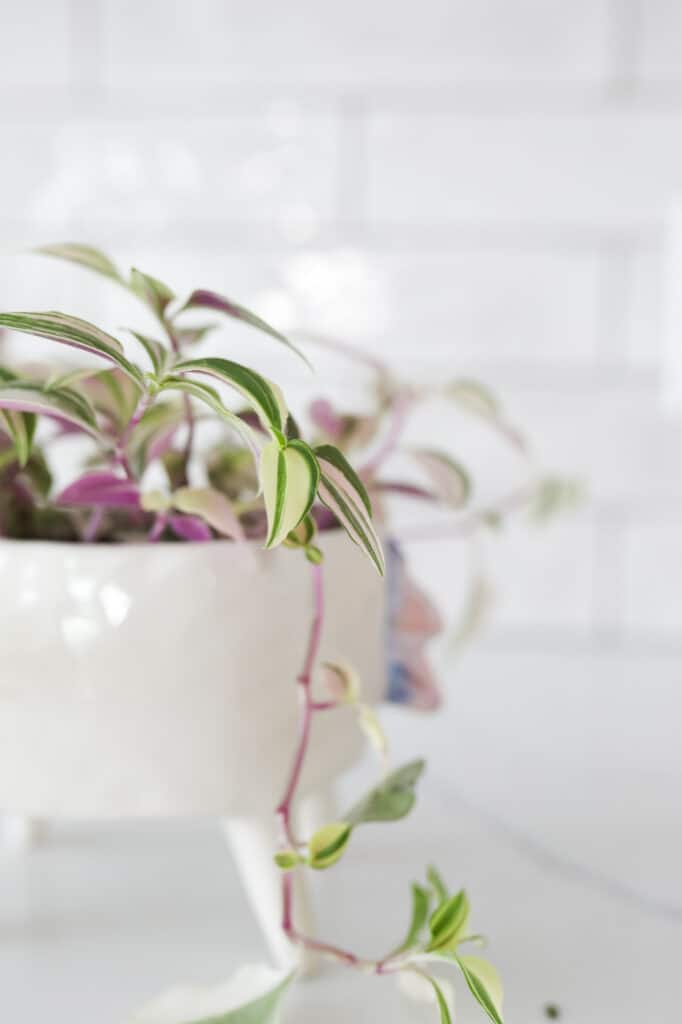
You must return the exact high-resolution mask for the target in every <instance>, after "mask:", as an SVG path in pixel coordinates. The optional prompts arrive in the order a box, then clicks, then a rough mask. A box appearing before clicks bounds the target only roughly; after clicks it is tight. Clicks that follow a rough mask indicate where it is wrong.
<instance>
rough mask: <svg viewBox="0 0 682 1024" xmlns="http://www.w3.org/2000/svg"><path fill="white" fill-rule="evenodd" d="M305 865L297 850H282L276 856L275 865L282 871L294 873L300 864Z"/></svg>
mask: <svg viewBox="0 0 682 1024" xmlns="http://www.w3.org/2000/svg"><path fill="white" fill-rule="evenodd" d="M303 863H304V858H303V857H301V855H300V854H299V853H297V852H296V850H280V851H279V852H278V853H276V854H275V864H276V865H277V867H278V868H281V869H282V871H292V870H293V869H294V868H295V867H298V865H299V864H303Z"/></svg>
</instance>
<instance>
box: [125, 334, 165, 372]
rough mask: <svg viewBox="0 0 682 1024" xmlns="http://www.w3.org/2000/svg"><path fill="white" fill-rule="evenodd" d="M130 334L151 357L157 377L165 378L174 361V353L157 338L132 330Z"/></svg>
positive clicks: (150, 360)
mask: <svg viewBox="0 0 682 1024" xmlns="http://www.w3.org/2000/svg"><path fill="white" fill-rule="evenodd" d="M130 333H131V334H132V336H133V337H134V338H136V339H137V341H139V343H140V345H142V348H143V349H144V350H145V352H146V353H147V356H148V357H149V362H150V363H151V364H152V369H153V370H154V373H155V374H156V376H157V377H163V375H164V374H165V373H167V372H168V369H169V366H170V363H171V362H172V360H173V353H172V352H171V351H170V349H168V348H167V347H166V346H165V345H162V344H161V342H160V341H157V340H156V338H150V337H149V336H148V335H147V334H140V333H139V332H138V331H133V330H131V331H130Z"/></svg>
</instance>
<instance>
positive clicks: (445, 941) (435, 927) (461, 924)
mask: <svg viewBox="0 0 682 1024" xmlns="http://www.w3.org/2000/svg"><path fill="white" fill-rule="evenodd" d="M468 924H469V899H468V897H467V894H466V893H465V891H464V889H461V890H460V891H459V892H458V893H455V895H454V896H450V897H449V898H448V899H446V900H445V901H444V902H443V903H441V904H440V906H438V907H437V908H436V909H435V910H434V912H433V914H432V915H431V919H430V921H429V929H430V931H431V941H430V942H429V944H428V946H427V947H426V949H427V952H431V951H432V950H440V949H445V948H447V947H448V946H456V944H457V940H458V939H459V938H460V937H461V936H462V935H464V934H466V929H467V927H468Z"/></svg>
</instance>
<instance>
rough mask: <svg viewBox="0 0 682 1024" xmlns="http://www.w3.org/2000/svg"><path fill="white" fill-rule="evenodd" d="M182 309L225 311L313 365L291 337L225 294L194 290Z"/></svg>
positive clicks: (227, 314)
mask: <svg viewBox="0 0 682 1024" xmlns="http://www.w3.org/2000/svg"><path fill="white" fill-rule="evenodd" d="M182 309H183V310H185V309H212V310H215V312H217V313H224V314H225V316H229V317H232V319H234V320H241V321H242V323H245V324H249V325H250V326H251V327H255V328H257V329H258V330H259V331H263V332H264V333H265V334H269V335H270V337H271V338H275V339H276V340H277V341H279V342H281V343H282V344H283V345H286V346H287V348H290V349H291V350H292V352H295V353H296V355H297V356H298V357H299V358H300V359H302V360H303V362H304V363H305V364H306V365H307V366H309V367H310V366H311V364H310V362H309V360H308V358H307V357H306V356H305V355H304V354H303V352H301V350H300V349H299V348H298V347H297V346H296V345H294V343H293V342H292V341H289V339H288V338H286V337H285V336H284V335H283V334H280V332H279V331H276V330H275V328H274V327H271V326H270V324H268V323H266V322H265V320H261V318H260V317H259V316H257V315H256V314H255V313H252V312H251V311H250V310H248V309H245V308H244V306H240V305H239V304H238V303H236V302H233V301H232V299H227V298H225V296H224V295H219V294H218V293H217V292H212V291H208V290H207V289H205V288H200V289H198V290H197V291H195V292H192V294H191V295H190V297H189V299H188V300H187V302H186V303H185V305H184V306H183V307H182ZM181 312H182V310H181ZM311 369H312V367H311Z"/></svg>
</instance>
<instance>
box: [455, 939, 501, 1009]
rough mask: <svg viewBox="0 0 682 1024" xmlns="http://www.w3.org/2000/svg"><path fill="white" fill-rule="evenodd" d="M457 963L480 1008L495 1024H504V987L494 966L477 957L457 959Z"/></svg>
mask: <svg viewBox="0 0 682 1024" xmlns="http://www.w3.org/2000/svg"><path fill="white" fill-rule="evenodd" d="M455 961H456V963H457V965H458V967H459V969H460V970H461V972H462V974H463V975H464V980H465V981H466V983H467V986H468V988H469V991H470V992H471V994H472V996H473V997H474V999H475V1000H476V1002H477V1003H478V1004H479V1006H481V1007H482V1008H483V1009H484V1010H485V1012H486V1013H487V1014H488V1017H489V1018H490V1020H491V1021H492V1022H493V1024H503V1021H502V985H501V983H500V979H499V976H498V974H497V971H496V970H495V968H494V967H493V965H492V964H490V963H488V961H487V960H483V959H481V958H480V957H477V956H461V957H455Z"/></svg>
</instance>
